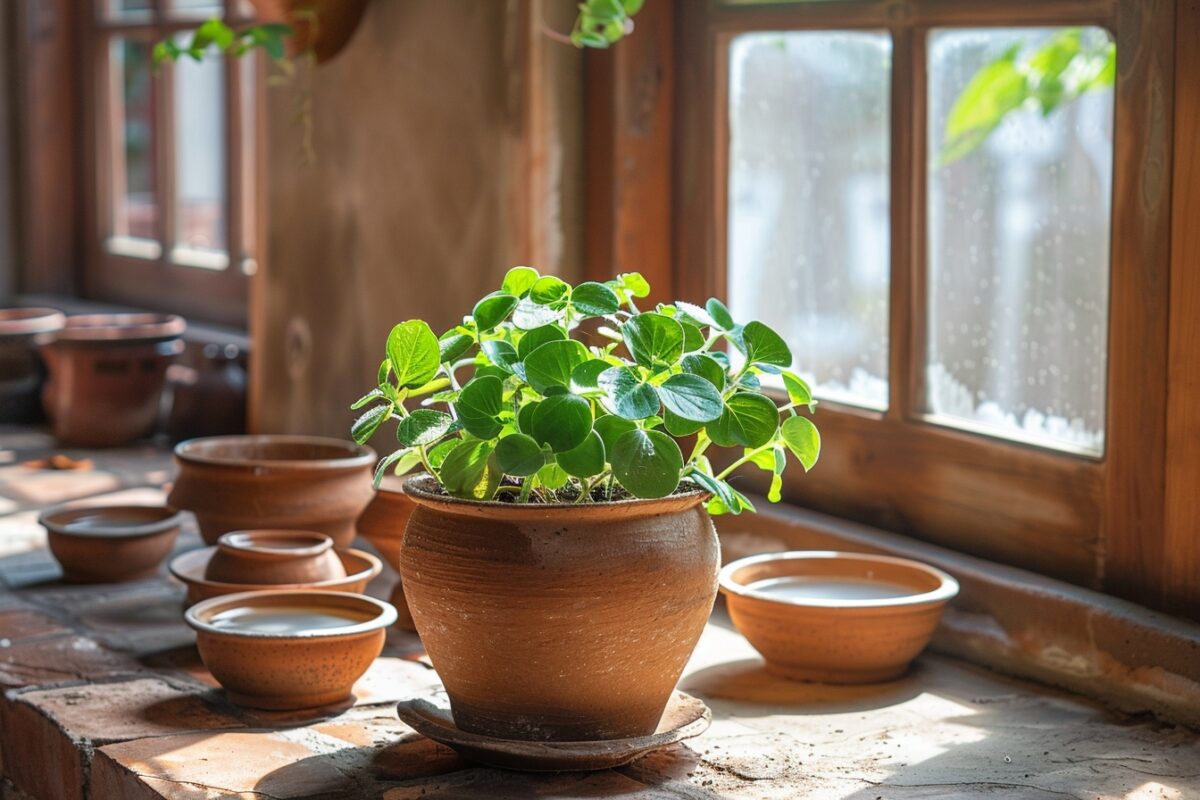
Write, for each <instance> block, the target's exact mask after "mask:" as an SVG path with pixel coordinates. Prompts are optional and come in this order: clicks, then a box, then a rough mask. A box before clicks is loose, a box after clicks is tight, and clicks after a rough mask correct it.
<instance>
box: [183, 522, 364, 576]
mask: <svg viewBox="0 0 1200 800" xmlns="http://www.w3.org/2000/svg"><path fill="white" fill-rule="evenodd" d="M344 577H346V569H345V567H343V566H342V562H341V560H340V559H339V558H338V557H337V553H335V552H334V551H333V539H330V538H329V537H328V536H326V535H325V534H323V533H313V532H311V531H233V532H231V533H226V534H223V535H222V536H221V538H219V539H217V551H216V552H215V553H213V556H212V558H210V559H209V561H208V567H206V568H205V570H204V578H205V580H209V581H216V582H218V583H247V584H255V583H257V584H263V585H268V584H286V583H300V584H312V583H320V582H322V581H331V580H337V579H338V578H344Z"/></svg>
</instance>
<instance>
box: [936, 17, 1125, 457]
mask: <svg viewBox="0 0 1200 800" xmlns="http://www.w3.org/2000/svg"><path fill="white" fill-rule="evenodd" d="M1112 58H1114V56H1113V54H1112V52H1111V41H1110V39H1109V38H1108V36H1107V34H1106V33H1105V32H1104V31H1102V30H1100V29H1098V28H1086V29H1079V28H1075V29H1016V30H995V29H991V30H945V31H935V32H933V33H931V34H930V37H929V70H928V74H929V183H928V186H929V197H928V202H929V221H928V227H929V248H928V259H929V263H928V270H929V279H928V292H929V296H928V305H929V309H928V323H927V324H928V328H927V331H928V348H929V349H928V365H927V368H926V396H927V397H926V403H927V409H926V410H927V411H928V412H930V413H932V414H934V415H937V416H938V417H939V418H940V421H945V422H948V423H949V424H959V425H966V426H968V427H971V428H975V429H979V430H981V431H984V432H989V433H992V434H994V435H999V436H1004V437H1007V438H1013V439H1019V440H1024V441H1031V442H1034V443H1037V444H1041V445H1045V446H1051V447H1061V448H1065V449H1071V450H1077V451H1082V452H1085V453H1090V454H1095V455H1099V454H1100V453H1102V452H1103V450H1104V419H1105V376H1106V369H1107V357H1108V351H1107V331H1108V280H1109V278H1108V276H1109V232H1110V209H1111V195H1112V161H1113V91H1112V88H1111V74H1110V73H1108V72H1107V67H1109V66H1110V64H1109V61H1110V59H1112ZM1009 109H1011V110H1009Z"/></svg>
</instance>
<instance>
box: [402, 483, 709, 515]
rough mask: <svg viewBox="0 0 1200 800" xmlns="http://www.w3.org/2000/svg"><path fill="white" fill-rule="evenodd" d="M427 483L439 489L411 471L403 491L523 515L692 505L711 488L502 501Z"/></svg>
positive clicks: (424, 499)
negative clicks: (590, 499) (577, 499)
mask: <svg viewBox="0 0 1200 800" xmlns="http://www.w3.org/2000/svg"><path fill="white" fill-rule="evenodd" d="M684 481H687V479H686V478H684V479H682V480H681V481H680V485H683V483H684ZM429 483H432V484H433V485H434V486H435V487H438V488H439V489H440V484H438V483H437V479H435V478H434V477H433V476H432V475H430V474H428V473H425V472H421V473H418V474H416V475H412V476H410V477H409V478H408V479H407V480H405V481H404V494H406V495H408V496H409V497H411V498H413V500H414V501H415V502H417V503H418V504H420V503H424V504H426V505H438V504H445V505H449V506H457V507H459V508H461V509H463V510H468V509H475V510H486V511H487V512H495V511H499V512H501V513H503V512H509V513H512V514H518V515H527V514H530V513H536V512H543V513H544V512H559V511H565V510H566V509H572V511H571V512H570V513H571V514H575V513H581V512H585V511H586V510H588V509H621V508H643V507H648V506H653V505H658V504H664V503H665V504H670V505H674V504H679V505H681V506H692V505H694V504H695V503H696V502H703V501H705V500H707V499H708V498H709V497H712V493H711V492H708V491H706V490H704V489H701V488H699V487H698V486H696V484H694V483H691V482H690V481H688V483H689V484H690V485H691V486H693V487H696V488H691V489H687V490H685V491H677V492H675V493H673V494H669V495H667V496H665V497H625V498H622V499H620V500H605V501H603V502H599V503H504V502H501V501H499V500H466V499H464V498H462V497H454V496H453V495H449V494H442V493H441V492H440V491H431V490H429V489H427V488H425V486H424V484H429Z"/></svg>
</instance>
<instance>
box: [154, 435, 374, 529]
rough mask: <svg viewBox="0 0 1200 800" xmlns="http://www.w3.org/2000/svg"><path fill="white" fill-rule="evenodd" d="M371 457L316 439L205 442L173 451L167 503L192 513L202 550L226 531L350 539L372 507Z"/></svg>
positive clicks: (218, 438)
mask: <svg viewBox="0 0 1200 800" xmlns="http://www.w3.org/2000/svg"><path fill="white" fill-rule="evenodd" d="M375 460H376V459H375V451H373V450H371V448H369V447H361V446H359V445H356V444H354V442H347V441H342V440H340V439H325V438H322V437H319V436H270V435H268V436H210V437H206V438H202V439H189V440H188V441H186V442H180V443H179V444H178V445H176V447H175V462H176V464H178V466H179V477H178V478H177V479H176V480H175V486H174V488H173V489H172V490H171V495H170V496H169V497H168V498H167V504H168V505H170V506H171V507H172V508H178V509H183V510H186V511H191V512H192V513H193V514H195V515H196V522H197V523H198V524H199V525H200V533H201V535H203V536H204V541H205V542H206V543H207V544H216V541H217V539H218V537H220V536H221V534H223V533H229V532H230V531H242V530H251V529H262V528H273V529H280V530H284V529H286V530H302V531H317V532H319V533H324V534H325V535H327V536H329V537H330V538H331V539H333V545H334V547H339V548H340V547H348V546H349V545H350V543H351V542H352V541H353V540H354V521H355V520H356V519H358V515H359V514H361V513H362V510H363V509H364V508H366V505H367V503H369V502H370V501H371V497H372V496H373V494H374V493H373V492H372V490H371V471H372V468H373V467H374V465H375Z"/></svg>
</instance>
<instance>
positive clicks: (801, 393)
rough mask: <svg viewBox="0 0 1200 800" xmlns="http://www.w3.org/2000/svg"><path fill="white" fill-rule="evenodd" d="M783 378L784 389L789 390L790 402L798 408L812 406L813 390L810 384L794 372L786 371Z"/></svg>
mask: <svg viewBox="0 0 1200 800" xmlns="http://www.w3.org/2000/svg"><path fill="white" fill-rule="evenodd" d="M782 377H783V388H785V389H787V393H788V400H790V401H791V402H793V403H795V404H796V405H798V406H807V405H811V404H812V401H813V396H812V389H810V388H809V386H808V383H807V382H805V380H804V379H803V378H801V377H800V376H799V375H797V374H795V373H794V372H787V371H786V370H785V371H784V372H783V373H782Z"/></svg>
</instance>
